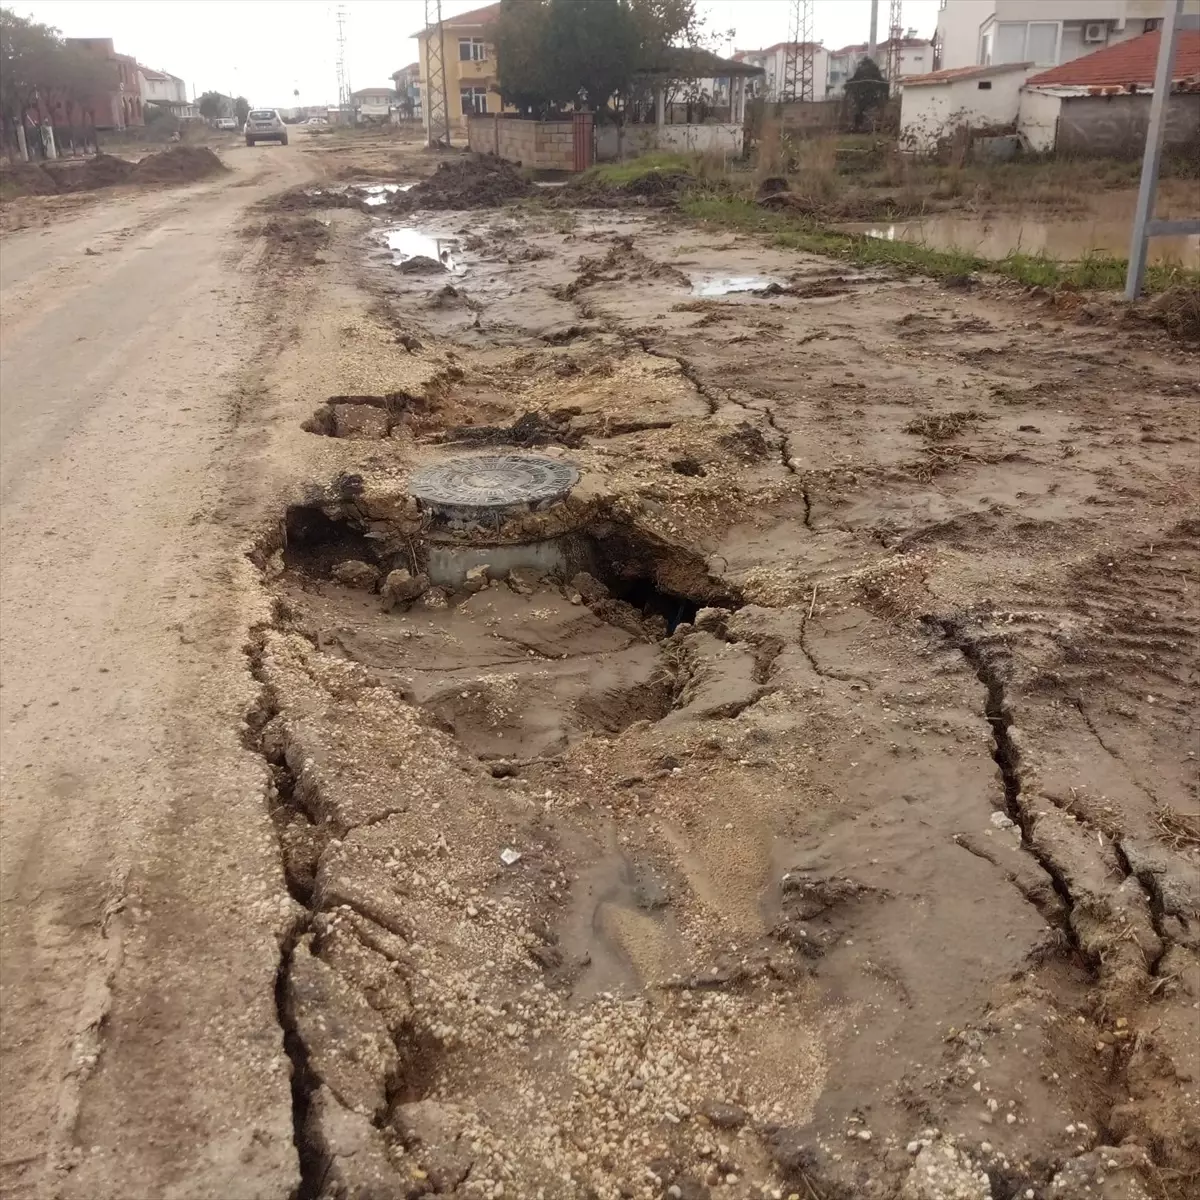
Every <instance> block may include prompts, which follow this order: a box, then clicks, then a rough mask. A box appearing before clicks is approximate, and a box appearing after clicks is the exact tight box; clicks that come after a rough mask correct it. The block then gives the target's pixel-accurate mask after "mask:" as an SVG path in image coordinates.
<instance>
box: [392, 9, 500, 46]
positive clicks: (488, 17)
mask: <svg viewBox="0 0 1200 1200" xmlns="http://www.w3.org/2000/svg"><path fill="white" fill-rule="evenodd" d="M499 15H500V5H499V4H488V5H486V6H485V7H484V8H473V9H471V11H470V12H465V13H459V14H458V16H456V17H443V18H442V28H443V29H453V28H455V27H456V26H459V25H490V24H491V23H492V22H493V21H495V19H496V18H497V17H498V16H499ZM436 28H437V26H436V25H426V26H425V28H424V29H422V30H421V31H420V32H419V33H413V34H410V35H409V36H410V37H415V38H421V37H424V36H425V35H426V34H427V33H429V32H430V31H431V30H434V29H436Z"/></svg>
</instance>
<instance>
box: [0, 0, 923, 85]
mask: <svg viewBox="0 0 1200 1200" xmlns="http://www.w3.org/2000/svg"><path fill="white" fill-rule="evenodd" d="M3 2H4V3H5V4H6V6H7V7H10V8H12V9H14V10H15V11H16V12H17V13H18V14H19V15H21V16H26V15H32V16H33V17H34V18H35V19H36V20H39V21H44V22H46V23H47V24H50V25H55V26H57V27H58V28H59V29H61V30H62V32H63V33H64V34H65V35H66V36H67V37H111V38H112V39H113V40H114V41H115V42H116V47H117V50H119V51H120V52H121V53H122V54H131V55H133V56H134V57H135V58H137V59H138V61H139V62H141V63H143V64H144V65H145V66H148V67H154V68H155V69H157V70H164V71H170V72H171V74H173V75H179V76H180V77H182V78H183V79H185V80H187V84H188V89H189V92H190V91H191V89H193V88H195V91H196V93H197V94H199V93H200V92H203V91H207V90H209V89H212V90H215V91H219V92H226V93H228V94H230V95H235V96H236V95H244V96H245V97H246V98H247V99H248V100H249V101H250V102H251V104H255V105H266V106H275V107H280V108H283V107H291V106H292V105H295V104H324V103H327V102H329V101H336V100H337V72H336V62H337V23H336V19H335V14H336V12H337V7H338V6H337V5H336V4H333V3H329V2H327V0H290V2H287V3H285V2H284V0H3ZM344 7H345V9H346V14H347V18H346V66H347V68H348V71H349V75H350V82H351V85H352V86H353V87H355V88H361V87H368V86H380V85H385V84H388V83H389V76H390V75H391V73H392V72H393V71H395V70H396V69H397V68H399V67H403V66H405V65H406V64H407V63H410V62H412V61H414V60H415V59H416V57H417V44H416V42H415V41H413V40H411V35H412V34H413V33H416V32H417V31H418V30H419V29H420V28H421V27H422V26H423V24H424V14H425V5H424V0H347V2H346V3H345V5H344ZM481 7H483V4H482V2H481V0H443V4H442V11H443V15H445V16H452V15H454V14H455V13H460V12H467V11H469V10H470V9H473V8H481ZM697 7H698V8H699V9H700V11H701V12H702V13H703V14H704V16H705V18H706V19H707V22H708V26H709V28H710V29H713V30H721V31H725V30H728V29H730V28H733V29H735V30H736V31H737V32H736V37H735V39H734V40H735V42H736V47H737V49H739V50H745V49H755V48H757V47H760V46H769V45H771V44H772V43H773V42H782V41H786V40H787V37H788V16H789V12H790V10H791V4H790V2H789V0H700V3H699V4H698V6H697ZM880 10H881V11H880V18H879V20H880V31H879V36H880V38H881V39H882V38H883V37H885V36H886V31H885V30H884V29H883V25H885V24H886V23H887V12H888V4H887V0H882V3H881V4H880ZM869 13H870V0H815V3H814V20H813V24H814V29H813V34H814V37H815V38H816V39H817V40H818V41H823V42H824V43H825V45H826V46H827V47H829V48H830V49H836V48H837V47H839V46H843V45H846V44H848V43H850V42H860V41H866V40H867V26H868V24H869V21H870V17H869ZM936 20H937V0H906V2H905V5H904V22H905V24H906V25H909V26H913V27H915V28H916V29H917V30H918V32H919V33H920V34H921V36H923V37H930V36H932V34H933V28H934V24H935V22H936ZM733 48H734V47H733V45H731V44H730V43H729V42H724V43H723V44H722V45H720V46H719V47H718V49H719V50H720V52H722V53H729V52H730V51H731V50H732V49H733ZM296 91H298V92H299V93H300V95H299V99H296V98H295V97H294V95H293V93H294V92H296Z"/></svg>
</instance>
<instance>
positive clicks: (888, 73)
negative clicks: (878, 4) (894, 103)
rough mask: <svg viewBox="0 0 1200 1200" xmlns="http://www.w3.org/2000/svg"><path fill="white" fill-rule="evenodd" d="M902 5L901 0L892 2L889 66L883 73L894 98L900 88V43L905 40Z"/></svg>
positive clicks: (889, 29) (889, 28)
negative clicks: (901, 12)
mask: <svg viewBox="0 0 1200 1200" xmlns="http://www.w3.org/2000/svg"><path fill="white" fill-rule="evenodd" d="M900 4H901V0H892V8H891V13H890V14H889V16H888V48H887V66H886V68H885V69H884V72H883V74H884V77H885V78H886V79H887V81H888V88H889V90H890V92H891V94H892V95H893V96H894V95H895V94H896V92H897V91H898V90H899V88H900V43H901V41H902V40H903V38H904V26H903V24H902V19H901V15H900Z"/></svg>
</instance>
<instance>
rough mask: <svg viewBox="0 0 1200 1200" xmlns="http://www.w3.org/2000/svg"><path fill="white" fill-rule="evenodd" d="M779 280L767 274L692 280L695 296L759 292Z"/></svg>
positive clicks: (721, 276) (719, 276) (720, 276)
mask: <svg viewBox="0 0 1200 1200" xmlns="http://www.w3.org/2000/svg"><path fill="white" fill-rule="evenodd" d="M778 282H779V280H777V279H772V278H770V277H769V276H767V275H718V276H715V277H713V278H709V279H695V280H693V281H692V295H693V296H728V295H730V294H732V293H733V292H759V291H762V289H763V288H767V287H770V286H771V284H773V283H774V284H778Z"/></svg>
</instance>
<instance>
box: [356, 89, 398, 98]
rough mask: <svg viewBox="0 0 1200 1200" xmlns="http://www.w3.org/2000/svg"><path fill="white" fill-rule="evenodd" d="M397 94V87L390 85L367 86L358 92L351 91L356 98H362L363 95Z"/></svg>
mask: <svg viewBox="0 0 1200 1200" xmlns="http://www.w3.org/2000/svg"><path fill="white" fill-rule="evenodd" d="M395 94H396V91H395V89H394V88H390V87H365V88H359V89H358V91H357V92H351V93H350V95H351V96H352V97H354V99H356V100H359V99H361V98H362V97H363V96H394V95H395Z"/></svg>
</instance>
